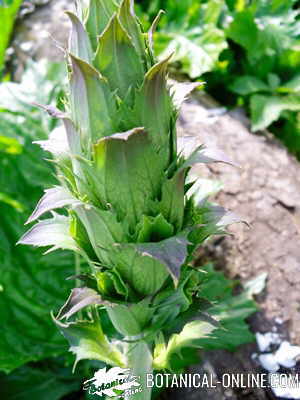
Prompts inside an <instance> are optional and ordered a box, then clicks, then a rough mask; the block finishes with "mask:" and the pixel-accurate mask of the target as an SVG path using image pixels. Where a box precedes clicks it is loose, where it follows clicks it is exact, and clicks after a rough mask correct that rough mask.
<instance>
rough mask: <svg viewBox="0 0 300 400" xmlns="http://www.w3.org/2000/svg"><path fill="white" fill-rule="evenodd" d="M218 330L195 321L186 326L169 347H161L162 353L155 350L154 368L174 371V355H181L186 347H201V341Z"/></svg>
mask: <svg viewBox="0 0 300 400" xmlns="http://www.w3.org/2000/svg"><path fill="white" fill-rule="evenodd" d="M215 330H216V328H215V326H214V325H213V324H211V323H209V322H206V321H193V322H190V323H188V324H186V325H185V327H184V328H183V329H182V331H181V332H180V333H179V334H174V335H172V336H171V338H170V339H169V341H168V343H167V345H163V346H162V345H160V351H159V352H158V350H157V349H156V350H154V352H155V353H156V358H155V359H154V361H153V364H154V368H155V369H158V370H161V369H165V368H167V369H172V367H171V365H170V362H171V357H172V356H173V354H174V353H175V354H176V353H177V354H180V352H181V351H182V349H183V348H184V347H201V345H200V344H199V341H200V340H201V339H203V338H206V337H209V336H211V335H212V334H213V332H214V331H215Z"/></svg>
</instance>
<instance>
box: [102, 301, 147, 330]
mask: <svg viewBox="0 0 300 400" xmlns="http://www.w3.org/2000/svg"><path fill="white" fill-rule="evenodd" d="M133 307H135V305H133ZM106 310H107V313H108V315H109V317H110V319H111V322H112V323H113V325H114V327H115V328H116V330H117V331H118V332H120V333H121V334H122V335H124V336H136V335H138V334H140V333H141V332H142V327H141V324H140V323H139V319H138V318H136V316H135V315H134V313H133V312H132V310H131V308H130V307H128V306H126V305H123V304H120V305H116V306H114V307H107V308H106Z"/></svg>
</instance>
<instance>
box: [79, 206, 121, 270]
mask: <svg viewBox="0 0 300 400" xmlns="http://www.w3.org/2000/svg"><path fill="white" fill-rule="evenodd" d="M75 212H76V214H77V215H78V217H79V219H80V220H81V222H82V224H83V226H84V227H85V229H86V232H87V235H88V237H89V240H90V243H91V245H92V247H93V249H94V251H95V253H96V254H97V256H98V258H99V261H100V262H102V263H104V264H108V265H109V264H110V262H109V260H110V257H109V256H110V255H109V249H110V248H111V246H112V245H113V244H114V243H116V242H117V243H119V242H123V241H126V238H125V235H124V232H123V228H122V225H121V224H120V223H119V222H118V221H117V219H116V216H115V215H114V214H113V213H112V212H110V211H105V210H100V209H98V208H96V207H93V206H90V205H88V204H86V205H85V204H83V205H80V206H77V207H76V208H75Z"/></svg>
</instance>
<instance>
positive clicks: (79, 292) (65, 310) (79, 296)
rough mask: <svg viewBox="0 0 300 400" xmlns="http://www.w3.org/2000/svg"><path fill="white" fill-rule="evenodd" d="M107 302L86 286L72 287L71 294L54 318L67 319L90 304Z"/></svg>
mask: <svg viewBox="0 0 300 400" xmlns="http://www.w3.org/2000/svg"><path fill="white" fill-rule="evenodd" d="M95 304H97V305H100V304H107V305H111V304H110V303H108V302H105V301H103V300H102V298H101V296H100V295H99V294H98V293H97V292H96V291H95V290H93V289H90V288H88V287H83V288H75V289H72V291H71V294H70V296H69V298H68V300H67V301H66V303H65V304H64V305H63V306H62V308H61V309H60V310H59V312H58V314H57V316H56V319H57V320H59V321H60V320H62V319H69V318H70V317H71V316H72V315H73V314H75V313H77V312H78V311H80V310H82V309H83V308H85V307H87V306H90V305H95Z"/></svg>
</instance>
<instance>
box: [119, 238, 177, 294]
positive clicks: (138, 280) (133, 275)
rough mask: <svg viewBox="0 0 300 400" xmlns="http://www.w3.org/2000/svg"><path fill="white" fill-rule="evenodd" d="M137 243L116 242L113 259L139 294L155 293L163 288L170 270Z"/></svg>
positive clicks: (124, 278) (126, 281) (128, 283)
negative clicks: (140, 248)
mask: <svg viewBox="0 0 300 400" xmlns="http://www.w3.org/2000/svg"><path fill="white" fill-rule="evenodd" d="M137 246H138V245H136V244H131V243H128V244H117V243H116V244H115V253H114V255H113V254H111V259H112V262H113V265H114V266H115V269H116V270H117V271H118V272H119V274H120V276H121V277H122V279H123V280H124V282H125V283H126V284H127V286H129V287H131V288H132V289H133V290H134V291H135V292H136V293H137V294H138V295H142V296H143V297H145V296H149V295H153V294H155V293H156V292H157V291H158V290H160V289H161V288H162V286H163V285H164V283H165V282H166V279H167V278H168V275H169V274H168V272H167V269H166V266H165V265H164V264H163V263H161V262H160V261H159V260H157V259H155V258H153V257H151V256H149V255H147V254H142V253H141V252H140V251H139V249H138V248H137Z"/></svg>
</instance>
